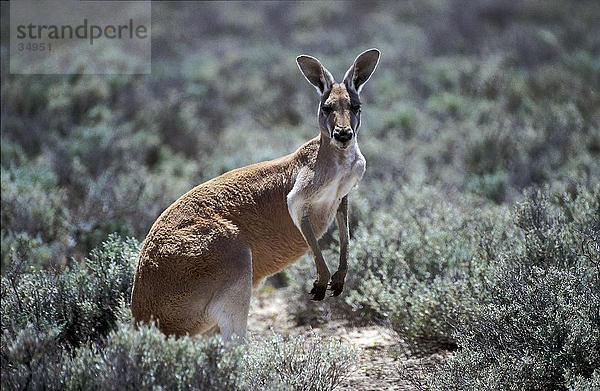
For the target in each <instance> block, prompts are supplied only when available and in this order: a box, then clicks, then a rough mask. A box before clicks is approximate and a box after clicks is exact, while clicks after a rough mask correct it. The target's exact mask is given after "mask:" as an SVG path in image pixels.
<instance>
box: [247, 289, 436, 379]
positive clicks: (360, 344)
mask: <svg viewBox="0 0 600 391" xmlns="http://www.w3.org/2000/svg"><path fill="white" fill-rule="evenodd" d="M288 300H289V299H288V297H287V295H286V291H285V289H263V290H259V291H258V292H257V293H255V295H254V297H253V299H252V304H251V308H250V317H249V319H248V330H249V333H251V334H254V335H268V334H271V333H273V332H275V333H279V334H283V335H303V334H308V333H310V332H311V330H312V329H311V327H310V326H297V325H296V324H295V323H294V322H293V321H292V316H291V314H290V313H289V312H288V310H287V309H288V308H289V306H288V303H287V302H288ZM319 331H320V332H321V334H323V335H329V336H331V337H332V338H336V339H339V340H342V341H344V342H346V343H349V344H351V345H353V346H354V347H355V348H356V352H357V355H358V357H357V363H356V367H355V368H353V369H352V370H351V371H350V374H349V376H348V377H347V378H346V379H345V380H344V382H343V383H342V385H341V387H340V388H339V389H342V390H378V391H381V390H416V389H418V387H417V386H416V385H415V384H413V383H412V382H411V381H410V380H408V379H410V378H415V377H419V375H421V374H422V371H423V369H424V368H427V367H428V366H430V365H432V364H433V363H435V362H437V361H439V360H443V359H446V358H447V357H448V354H436V355H432V356H428V357H424V358H415V357H412V356H411V354H410V352H409V350H408V348H407V345H406V344H404V343H402V341H401V340H400V339H399V338H398V336H397V335H396V334H395V333H394V332H393V331H392V330H390V329H388V328H385V327H381V326H365V327H356V326H351V325H349V324H348V322H345V321H340V320H335V321H330V322H328V323H327V324H326V325H324V326H323V327H321V328H319Z"/></svg>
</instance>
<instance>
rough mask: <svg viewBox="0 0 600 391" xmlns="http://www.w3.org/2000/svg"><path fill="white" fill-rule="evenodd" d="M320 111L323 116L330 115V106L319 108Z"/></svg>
mask: <svg viewBox="0 0 600 391" xmlns="http://www.w3.org/2000/svg"><path fill="white" fill-rule="evenodd" d="M321 111H322V112H323V114H325V115H329V114H331V106H321Z"/></svg>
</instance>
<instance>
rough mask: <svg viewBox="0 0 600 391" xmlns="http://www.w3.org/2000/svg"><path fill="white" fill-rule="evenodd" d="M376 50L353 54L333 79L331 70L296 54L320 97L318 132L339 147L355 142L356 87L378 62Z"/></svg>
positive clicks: (358, 106)
mask: <svg viewBox="0 0 600 391" xmlns="http://www.w3.org/2000/svg"><path fill="white" fill-rule="evenodd" d="M379 54H380V53H379V50H377V49H369V50H367V51H364V52H362V53H361V54H359V55H358V57H356V60H354V63H353V64H352V65H351V66H350V68H349V69H348V71H347V72H346V74H345V75H344V80H343V81H342V82H341V83H336V81H335V80H334V79H333V76H332V75H331V72H329V71H328V70H327V68H325V67H324V66H323V65H322V64H321V62H319V60H317V59H316V58H314V57H311V56H306V55H302V56H298V58H296V62H297V63H298V67H299V68H300V71H301V72H302V74H303V75H304V77H305V78H306V80H308V82H309V83H310V84H312V85H313V86H314V87H315V88H316V89H317V91H318V92H319V95H320V97H321V100H320V102H319V110H318V113H317V120H318V122H319V127H320V129H321V133H322V134H323V135H324V136H325V137H327V138H328V139H329V140H330V142H331V143H332V144H333V145H334V146H335V147H337V148H339V149H346V148H348V147H349V146H350V145H352V143H354V142H356V135H357V133H358V127H359V126H360V106H361V103H360V91H361V90H362V88H363V87H364V85H365V83H366V82H367V80H369V78H370V77H371V75H372V74H373V71H375V68H376V67H377V63H378V62H379Z"/></svg>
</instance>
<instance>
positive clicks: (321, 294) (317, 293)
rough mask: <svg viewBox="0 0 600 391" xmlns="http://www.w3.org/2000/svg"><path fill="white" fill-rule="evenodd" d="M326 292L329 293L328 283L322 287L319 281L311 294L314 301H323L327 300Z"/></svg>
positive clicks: (314, 285)
mask: <svg viewBox="0 0 600 391" xmlns="http://www.w3.org/2000/svg"><path fill="white" fill-rule="evenodd" d="M325 292H327V283H325V285H321V284H320V283H319V281H315V283H314V284H313V288H312V290H311V291H310V294H311V295H313V298H312V300H313V301H321V300H323V299H324V298H325Z"/></svg>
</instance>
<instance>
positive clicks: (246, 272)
mask: <svg viewBox="0 0 600 391" xmlns="http://www.w3.org/2000/svg"><path fill="white" fill-rule="evenodd" d="M223 265H227V266H226V270H224V272H225V273H224V276H225V278H224V279H223V283H222V284H221V287H220V288H219V289H218V290H217V291H216V292H215V295H214V297H213V299H212V300H211V302H210V304H209V306H208V313H209V314H210V316H211V317H212V318H213V319H214V320H215V321H216V322H217V325H218V327H219V329H220V331H221V335H222V336H223V339H224V340H229V339H230V338H231V336H232V335H234V334H235V335H238V336H240V337H242V338H243V337H245V336H246V326H247V323H248V311H249V309H250V298H251V296H252V253H251V251H250V249H249V248H248V247H247V246H245V245H243V246H240V247H239V249H235V250H233V251H230V252H229V253H228V255H227V259H223Z"/></svg>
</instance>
